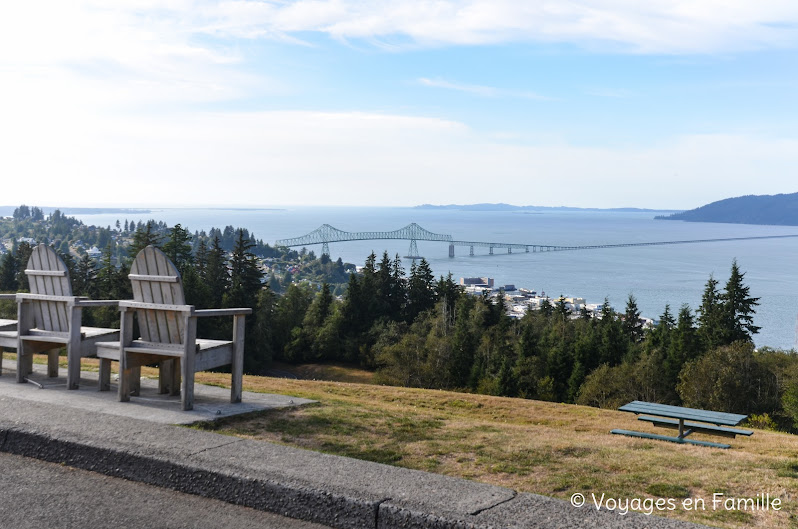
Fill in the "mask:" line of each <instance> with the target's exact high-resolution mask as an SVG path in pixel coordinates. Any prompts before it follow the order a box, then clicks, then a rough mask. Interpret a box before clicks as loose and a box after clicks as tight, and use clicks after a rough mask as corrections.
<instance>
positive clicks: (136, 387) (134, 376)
mask: <svg viewBox="0 0 798 529" xmlns="http://www.w3.org/2000/svg"><path fill="white" fill-rule="evenodd" d="M130 394H131V395H133V396H134V397H138V396H139V395H141V366H136V367H131V368H130Z"/></svg>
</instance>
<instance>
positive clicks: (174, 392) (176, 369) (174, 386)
mask: <svg viewBox="0 0 798 529" xmlns="http://www.w3.org/2000/svg"><path fill="white" fill-rule="evenodd" d="M172 362H173V364H172V375H171V377H172V378H171V379H170V381H169V395H170V396H172V397H176V396H178V395H180V386H181V385H182V379H181V377H180V373H181V371H180V370H181V369H182V368H181V367H180V359H179V358H175V359H174V360H172Z"/></svg>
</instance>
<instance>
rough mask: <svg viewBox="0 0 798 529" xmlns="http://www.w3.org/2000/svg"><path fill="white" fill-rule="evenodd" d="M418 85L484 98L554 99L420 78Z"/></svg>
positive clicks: (522, 92) (520, 92)
mask: <svg viewBox="0 0 798 529" xmlns="http://www.w3.org/2000/svg"><path fill="white" fill-rule="evenodd" d="M418 83H419V84H421V85H423V86H429V87H431V88H445V89H447V90H455V91H458V92H466V93H469V94H474V95H478V96H482V97H517V98H522V99H538V100H541V101H550V100H552V98H550V97H546V96H542V95H540V94H536V93H534V92H525V91H518V90H505V89H502V88H496V87H493V86H483V85H473V84H465V83H453V82H451V81H446V80H444V79H428V78H426V77H420V78H419V79H418Z"/></svg>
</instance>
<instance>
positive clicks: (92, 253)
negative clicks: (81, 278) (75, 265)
mask: <svg viewBox="0 0 798 529" xmlns="http://www.w3.org/2000/svg"><path fill="white" fill-rule="evenodd" d="M86 253H87V254H88V255H89V257H91V258H92V259H99V258H100V257H101V256H102V254H103V253H102V252H101V251H100V249H99V248H97V247H96V246H92V247H91V248H89V249H88V250H87V251H86Z"/></svg>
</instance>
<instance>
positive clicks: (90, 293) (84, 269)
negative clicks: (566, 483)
mask: <svg viewBox="0 0 798 529" xmlns="http://www.w3.org/2000/svg"><path fill="white" fill-rule="evenodd" d="M96 278H97V263H95V262H94V260H93V259H92V258H91V257H89V256H88V254H83V257H81V258H80V260H79V261H78V264H77V265H76V267H75V274H74V275H72V293H73V294H75V295H76V296H86V297H89V298H95V297H97V284H96V281H95V280H96Z"/></svg>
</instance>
